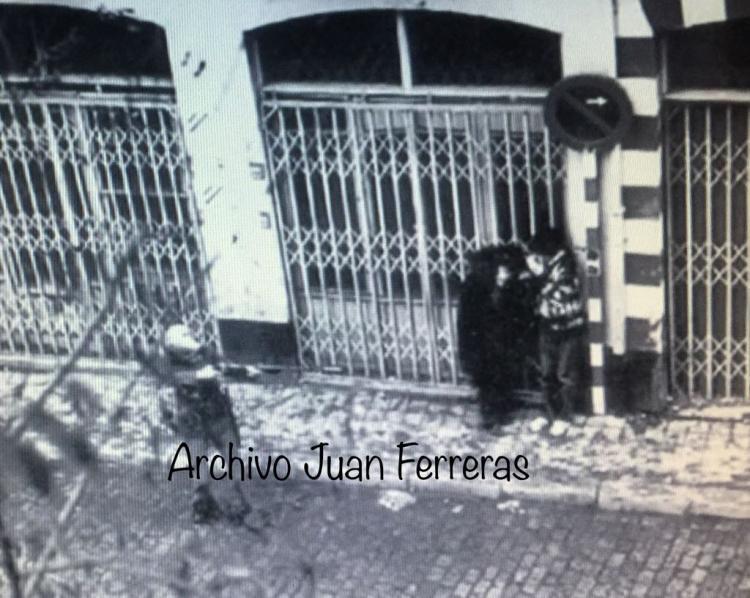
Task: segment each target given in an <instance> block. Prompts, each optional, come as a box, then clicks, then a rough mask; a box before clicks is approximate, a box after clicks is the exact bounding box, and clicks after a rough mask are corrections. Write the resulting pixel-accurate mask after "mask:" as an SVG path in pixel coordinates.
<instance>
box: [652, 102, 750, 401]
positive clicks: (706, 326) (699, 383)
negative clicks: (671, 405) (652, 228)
mask: <svg viewBox="0 0 750 598" xmlns="http://www.w3.org/2000/svg"><path fill="white" fill-rule="evenodd" d="M749 115H750V105H747V104H742V103H708V102H700V103H698V102H695V103H689V102H670V103H668V104H666V106H665V122H666V127H665V134H666V150H665V151H666V180H667V201H668V205H667V214H668V231H667V232H668V240H669V262H668V269H669V285H670V288H669V292H668V300H669V308H670V309H669V312H670V318H671V321H670V327H669V330H670V344H671V374H672V382H673V387H674V389H675V390H676V391H677V392H678V393H680V394H681V395H683V396H685V397H687V398H689V399H692V398H700V399H705V400H713V401H717V400H718V401H725V400H726V401H735V400H744V401H748V400H750V272H749V271H748V264H749V263H750V238H749V237H750V234H749V231H750V219H749V218H750V180H749V177H750V152H748V140H749V139H750V127H749V124H750V120H749Z"/></svg>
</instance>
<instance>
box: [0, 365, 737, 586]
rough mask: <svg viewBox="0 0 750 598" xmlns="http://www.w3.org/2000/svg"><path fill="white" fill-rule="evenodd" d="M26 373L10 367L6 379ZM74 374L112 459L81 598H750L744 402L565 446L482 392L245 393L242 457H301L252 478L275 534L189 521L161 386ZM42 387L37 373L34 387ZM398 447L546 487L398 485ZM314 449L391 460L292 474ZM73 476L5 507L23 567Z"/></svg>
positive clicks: (583, 437)
mask: <svg viewBox="0 0 750 598" xmlns="http://www.w3.org/2000/svg"><path fill="white" fill-rule="evenodd" d="M22 379H23V377H22V376H21V375H20V374H10V373H5V374H4V378H3V379H2V385H3V387H4V388H8V389H13V388H14V387H16V385H17V384H18V383H19V381H20V380H22ZM74 380H75V384H74V386H73V387H72V388H73V389H74V391H75V392H74V393H73V394H72V395H71V397H70V398H72V399H75V400H72V401H68V402H67V403H66V402H64V401H61V400H58V399H54V400H52V401H51V402H50V404H49V405H48V407H49V409H50V410H51V411H52V412H54V413H56V414H58V415H59V416H60V417H61V418H63V419H66V418H70V420H71V421H76V419H77V418H78V419H80V418H81V417H82V416H81V415H80V413H76V412H75V410H74V408H75V405H74V403H76V401H79V399H80V400H83V396H84V395H86V394H91V396H90V397H88V399H87V400H89V401H90V402H93V403H96V406H95V407H91V406H89V407H86V408H85V409H84V411H86V416H85V417H84V421H87V422H88V424H87V427H86V431H87V434H88V435H89V437H90V438H91V439H92V441H93V443H94V445H95V446H96V448H97V451H98V452H99V454H100V455H101V456H102V457H103V460H104V462H103V464H102V466H101V468H100V469H99V470H98V472H96V473H94V474H93V475H94V476H95V479H94V480H93V482H92V483H91V484H90V485H89V487H88V490H86V491H85V493H84V496H83V498H82V500H81V503H80V505H79V508H78V509H77V510H76V512H75V513H76V514H75V516H74V517H73V521H72V524H71V526H70V529H69V531H68V533H67V537H68V539H69V551H68V554H66V555H65V558H64V561H63V562H68V563H74V566H72V568H71V567H69V566H64V567H62V568H61V570H60V571H58V572H56V573H53V574H48V575H47V576H45V580H46V581H45V582H44V583H45V584H47V585H48V586H50V587H51V586H55V585H56V586H58V587H63V588H68V594H69V595H75V596H78V595H85V596H94V597H96V596H139V597H140V596H154V597H156V596H180V597H183V596H191V595H193V596H242V597H247V596H250V597H252V596H256V595H257V596H289V597H292V596H295V597H296V596H316V597H317V596H332V597H333V596H336V597H338V596H365V597H369V596H383V597H391V596H425V597H432V596H494V597H498V596H510V597H512V596H541V597H545V596H560V597H567V596H581V597H584V596H594V597H597V596H598V597H601V598H609V597H612V596H615V597H617V596H635V597H637V596H641V597H644V596H654V597H657V596H658V597H661V596H667V597H671V596H674V597H680V598H682V597H683V596H687V597H690V596H707V597H713V596H722V597H725V598H728V597H731V596H737V597H750V540H748V538H750V517H748V504H750V493H749V492H748V489H749V485H748V484H749V481H750V478H748V470H749V469H750V468H749V467H748V458H749V457H748V454H749V451H748V449H749V448H750V422H748V413H747V409H741V408H723V409H721V410H718V411H710V410H706V411H704V412H701V413H697V414H690V413H687V417H683V418H682V419H679V418H678V419H663V420H655V421H649V422H645V423H644V422H643V421H641V420H638V419H633V418H630V419H627V418H616V417H598V418H596V417H595V418H582V419H581V420H580V421H578V422H577V423H575V424H574V425H572V426H571V427H570V428H569V429H568V430H566V432H565V433H564V434H563V435H562V436H560V437H551V436H550V434H548V433H547V432H546V430H545V429H544V426H542V427H538V422H539V420H538V414H537V413H535V412H534V411H533V410H529V411H524V412H520V413H519V414H518V416H517V417H516V419H515V420H514V421H513V422H512V423H510V424H509V425H507V426H504V427H502V428H496V429H494V430H492V431H484V430H482V429H481V428H480V421H479V416H478V410H477V408H476V405H475V403H474V402H472V401H465V400H464V401H455V400H446V399H424V398H415V397H408V396H396V395H388V394H384V393H382V392H375V391H366V390H354V389H353V390H342V389H338V390H334V389H330V388H323V387H317V386H310V385H304V384H296V383H289V384H274V383H271V382H269V381H268V380H266V381H263V382H262V383H259V384H244V385H239V384H233V385H230V393H231V397H232V401H233V406H234V409H235V411H236V414H237V417H238V420H239V425H240V431H241V437H242V441H243V443H246V446H245V447H242V450H243V451H246V450H247V446H253V447H254V450H255V454H259V455H268V454H273V455H279V454H285V455H288V456H289V458H290V460H291V462H292V463H293V465H294V466H295V471H294V475H292V476H291V478H290V479H289V480H288V481H285V482H271V481H266V482H259V481H258V480H257V478H255V479H254V481H252V482H244V483H243V485H242V487H243V489H244V490H245V492H246V495H247V496H248V497H249V498H250V502H251V503H252V505H253V514H252V518H251V519H252V520H253V521H254V522H255V524H254V525H255V527H258V528H263V529H265V532H263V534H265V535H266V536H267V543H264V542H263V541H262V539H261V537H260V536H258V534H257V533H255V532H252V531H251V530H248V529H245V528H240V527H236V526H234V527H233V526H231V525H230V524H228V523H225V522H222V523H218V524H214V525H213V526H196V525H194V524H193V522H192V518H191V506H190V504H191V498H192V496H193V490H194V488H195V484H196V482H195V481H194V480H188V479H187V476H186V475H180V476H177V478H176V481H175V482H172V483H170V482H167V481H166V476H167V472H168V470H169V464H170V462H171V459H172V457H173V455H174V452H175V449H176V446H177V444H178V443H179V441H180V440H179V439H178V438H176V437H175V436H174V435H173V434H172V433H171V432H169V431H168V430H167V429H166V428H165V427H164V426H163V424H161V423H160V419H159V408H158V405H159V397H163V396H164V389H160V388H159V387H158V386H157V385H155V384H154V383H153V382H152V381H150V380H148V379H141V380H140V381H139V382H138V383H137V384H131V383H129V382H128V381H127V380H126V379H125V378H120V377H117V376H111V377H103V376H98V377H95V376H88V375H79V374H76V375H75V377H74ZM44 381H45V376H44V375H34V376H32V378H31V379H30V380H29V381H28V384H27V386H26V388H25V390H24V393H23V396H24V397H32V396H34V393H35V392H38V389H39V388H40V387H41V386H42V385H43V384H44ZM85 388H88V389H89V390H88V391H84V390H83V389H85ZM76 393H77V394H78V395H80V396H79V397H78V399H76V398H75V395H76ZM167 394H168V393H167ZM19 398H20V399H22V398H23V397H22V396H20V395H19V394H18V393H16V394H15V396H11V395H10V394H9V395H7V396H6V397H5V400H11V399H14V400H18V399H19ZM79 402H80V401H79ZM18 407H19V405H17V404H16V405H14V406H13V408H10V406H7V408H2V409H0V412H3V413H12V412H13V411H14V410H15V409H17V408H18ZM77 408H78V410H79V411H80V409H81V405H78V407H77ZM34 433H36V432H34ZM401 441H411V442H418V443H419V452H418V453H416V452H415V454H424V455H439V454H458V455H483V454H490V455H509V456H512V455H517V454H523V455H525V456H526V457H527V458H528V461H529V468H528V469H529V473H530V479H529V480H526V481H518V480H515V481H514V482H513V483H507V482H498V481H493V480H487V481H486V482H479V481H472V482H467V481H464V480H459V481H457V482H455V483H454V482H450V481H447V482H446V481H445V480H440V483H435V481H434V480H431V481H428V482H416V483H414V482H413V480H412V481H395V483H394V480H393V476H392V473H393V470H394V467H393V455H394V447H395V445H396V443H398V442H401ZM318 442H329V443H330V444H331V449H332V452H333V453H334V454H348V453H352V454H358V455H365V454H374V455H381V456H383V458H384V460H386V467H385V470H386V471H385V473H386V476H385V480H384V481H383V482H379V485H377V486H374V485H367V484H359V483H357V482H353V481H346V482H322V481H318V482H311V481H309V480H305V479H304V476H302V475H300V472H299V471H298V470H297V469H296V466H297V465H298V464H299V463H301V456H302V455H304V457H303V458H304V460H307V461H309V460H311V458H312V453H310V450H309V449H310V447H311V446H312V445H313V444H316V443H318ZM36 443H37V445H38V446H39V447H47V448H45V449H44V450H52V449H49V445H45V442H44V440H43V438H41V437H39V438H37V439H36ZM246 454H247V453H245V455H246ZM389 460H390V461H389ZM389 474H391V475H389ZM218 483H220V482H218ZM60 484H63V485H65V486H66V488H62V490H64V492H61V493H60V494H59V496H58V498H56V499H54V500H53V501H52V502H51V503H48V502H46V501H45V500H43V499H40V498H38V497H34V496H32V495H31V494H30V493H29V492H28V491H27V490H22V491H21V492H16V493H11V498H10V499H9V501H8V502H7V505H6V508H7V509H8V512H9V513H13V514H14V517H13V524H14V525H15V526H16V528H15V530H14V537H15V538H17V540H18V545H19V547H21V549H22V551H23V552H22V554H23V556H22V557H21V558H20V562H21V563H23V564H24V567H28V566H29V564H30V563H31V562H33V558H34V556H33V555H35V554H38V553H39V551H40V550H41V549H42V546H43V545H44V543H45V538H46V537H47V535H48V530H49V529H50V528H51V527H52V526H53V520H52V518H53V517H54V516H55V515H54V513H56V512H57V511H58V510H59V509H60V507H61V504H62V503H61V498H60V497H63V496H64V495H65V494H70V489H69V488H67V486H70V485H71V484H72V476H71V475H69V476H67V477H66V478H65V481H64V482H60V483H58V487H59V486H60ZM59 489H60V488H59ZM582 497H583V498H582ZM538 499H542V500H538ZM716 511H719V512H720V514H721V515H722V517H713V516H712V514H714V512H716ZM92 559H93V561H96V563H93V564H92V562H91V561H92ZM75 563H82V564H81V565H75ZM53 565H54V563H53ZM52 569H53V571H54V570H55V567H54V566H53V567H52ZM71 588H72V589H71ZM261 588H262V591H261Z"/></svg>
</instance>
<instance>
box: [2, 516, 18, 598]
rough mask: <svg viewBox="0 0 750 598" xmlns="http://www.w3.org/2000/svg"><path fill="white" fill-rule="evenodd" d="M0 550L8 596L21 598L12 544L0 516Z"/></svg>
mask: <svg viewBox="0 0 750 598" xmlns="http://www.w3.org/2000/svg"><path fill="white" fill-rule="evenodd" d="M0 548H2V557H3V569H5V574H6V575H7V577H8V584H9V585H10V596H11V598H22V596H23V593H22V592H21V576H20V574H19V572H18V565H17V563H16V558H15V556H13V544H12V543H11V541H10V535H9V534H8V530H7V529H6V528H5V522H4V521H3V519H2V515H0Z"/></svg>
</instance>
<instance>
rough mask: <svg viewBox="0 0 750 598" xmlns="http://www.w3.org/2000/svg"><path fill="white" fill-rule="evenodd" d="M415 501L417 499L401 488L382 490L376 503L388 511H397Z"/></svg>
mask: <svg viewBox="0 0 750 598" xmlns="http://www.w3.org/2000/svg"><path fill="white" fill-rule="evenodd" d="M415 502H417V499H416V498H414V496H413V495H412V494H410V493H408V492H405V491H403V490H384V491H383V492H381V493H380V497H379V498H378V504H379V505H380V506H381V507H385V508H386V509H389V510H390V511H394V512H396V513H397V512H398V511H400V510H401V509H403V508H404V507H408V506H410V505H413V504H414V503H415Z"/></svg>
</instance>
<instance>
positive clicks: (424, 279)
mask: <svg viewBox="0 0 750 598" xmlns="http://www.w3.org/2000/svg"><path fill="white" fill-rule="evenodd" d="M262 114H263V123H264V130H265V136H266V146H267V153H268V156H269V162H270V170H271V173H272V180H273V184H274V192H275V197H276V200H277V208H278V212H279V221H280V232H281V237H282V243H283V252H284V265H285V270H286V276H287V283H288V286H289V288H290V294H291V304H292V312H293V313H292V316H293V318H294V323H295V327H296V333H297V343H298V350H299V356H300V360H301V362H302V365H303V367H305V368H307V369H316V370H323V371H340V372H345V373H348V374H355V375H365V376H370V377H378V378H395V379H401V380H416V381H429V382H431V383H453V384H455V383H459V382H461V381H462V379H463V376H462V374H461V371H460V366H459V359H458V355H457V338H456V337H457V330H456V310H457V300H458V295H459V290H460V284H461V281H462V280H463V278H464V277H465V275H466V273H467V255H468V254H469V253H470V252H472V251H473V250H477V249H479V248H480V247H481V246H483V245H486V244H491V243H496V242H514V241H515V242H523V241H524V240H527V239H528V238H529V237H530V236H531V235H533V233H534V232H535V231H536V230H537V229H538V227H539V226H540V225H542V224H553V225H554V224H562V222H561V220H562V214H563V209H562V207H563V206H562V197H563V186H564V166H563V151H562V147H561V146H559V145H558V144H557V143H555V142H553V141H552V140H551V139H550V136H549V133H548V131H547V130H546V128H545V127H544V124H543V118H542V113H541V106H540V105H538V104H533V103H529V104H526V105H519V104H511V103H504V104H500V103H481V102H480V101H478V100H476V99H474V100H472V101H471V102H460V101H456V100H451V101H445V102H439V101H436V100H435V99H432V101H429V102H428V101H424V100H421V101H415V99H414V98H410V99H406V98H403V97H396V98H393V97H390V98H373V97H362V96H359V97H338V98H327V99H321V98H320V97H318V98H306V97H302V98H300V97H284V96H280V95H277V94H276V93H268V92H266V94H265V95H264V96H263V100H262Z"/></svg>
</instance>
